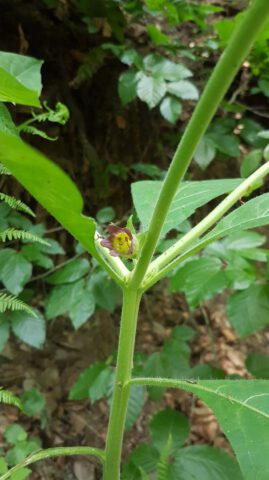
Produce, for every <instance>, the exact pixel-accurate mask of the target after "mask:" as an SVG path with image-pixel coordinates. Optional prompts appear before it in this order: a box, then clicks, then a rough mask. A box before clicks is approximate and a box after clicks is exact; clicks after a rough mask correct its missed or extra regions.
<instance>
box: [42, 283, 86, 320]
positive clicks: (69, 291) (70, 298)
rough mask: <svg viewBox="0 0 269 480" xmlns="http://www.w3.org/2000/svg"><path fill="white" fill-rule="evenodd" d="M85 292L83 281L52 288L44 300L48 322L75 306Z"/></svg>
mask: <svg viewBox="0 0 269 480" xmlns="http://www.w3.org/2000/svg"><path fill="white" fill-rule="evenodd" d="M84 292H85V282H84V280H83V279H81V280H78V281H77V282H74V283H69V284H66V285H59V286H57V287H55V288H53V289H52V290H51V292H50V294H49V296H48V298H47V300H46V304H45V309H46V317H47V319H48V320H50V319H51V318H54V317H57V316H58V315H63V314H64V313H66V312H68V311H70V309H71V308H72V307H73V306H75V305H76V304H77V302H78V301H79V300H80V299H81V298H82V297H83V295H84Z"/></svg>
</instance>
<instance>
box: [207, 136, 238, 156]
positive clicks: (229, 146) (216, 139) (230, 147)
mask: <svg viewBox="0 0 269 480" xmlns="http://www.w3.org/2000/svg"><path fill="white" fill-rule="evenodd" d="M208 138H210V140H211V142H212V143H213V145H214V146H215V148H217V149H218V150H219V151H220V152H222V153H224V154H225V155H229V156H230V157H238V156H239V155H240V149H239V145H240V141H239V138H238V137H236V136H235V135H225V134H224V133H209V134H208Z"/></svg>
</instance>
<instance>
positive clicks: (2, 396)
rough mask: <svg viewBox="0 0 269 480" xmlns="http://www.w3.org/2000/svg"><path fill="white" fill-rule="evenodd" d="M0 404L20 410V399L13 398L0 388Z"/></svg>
mask: <svg viewBox="0 0 269 480" xmlns="http://www.w3.org/2000/svg"><path fill="white" fill-rule="evenodd" d="M0 403H6V404H7V405H15V407H18V408H20V409H21V408H22V405H21V401H20V399H19V398H17V397H15V395H13V393H11V392H10V391H9V390H3V387H0Z"/></svg>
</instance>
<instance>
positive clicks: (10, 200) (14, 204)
mask: <svg viewBox="0 0 269 480" xmlns="http://www.w3.org/2000/svg"><path fill="white" fill-rule="evenodd" d="M0 200H2V202H5V203H7V205H9V206H10V208H14V210H20V211H21V212H24V213H29V215H32V217H35V214H34V212H33V211H32V210H31V208H30V207H28V206H27V205H25V203H23V202H21V201H20V200H16V198H14V197H11V196H10V195H6V194H5V193H2V192H0Z"/></svg>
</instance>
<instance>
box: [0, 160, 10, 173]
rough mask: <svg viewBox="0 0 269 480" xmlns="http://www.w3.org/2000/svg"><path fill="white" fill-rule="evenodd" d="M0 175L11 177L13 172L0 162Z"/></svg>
mask: <svg viewBox="0 0 269 480" xmlns="http://www.w3.org/2000/svg"><path fill="white" fill-rule="evenodd" d="M0 175H11V172H10V171H9V170H8V169H7V167H5V165H3V164H2V163H1V162H0Z"/></svg>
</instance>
